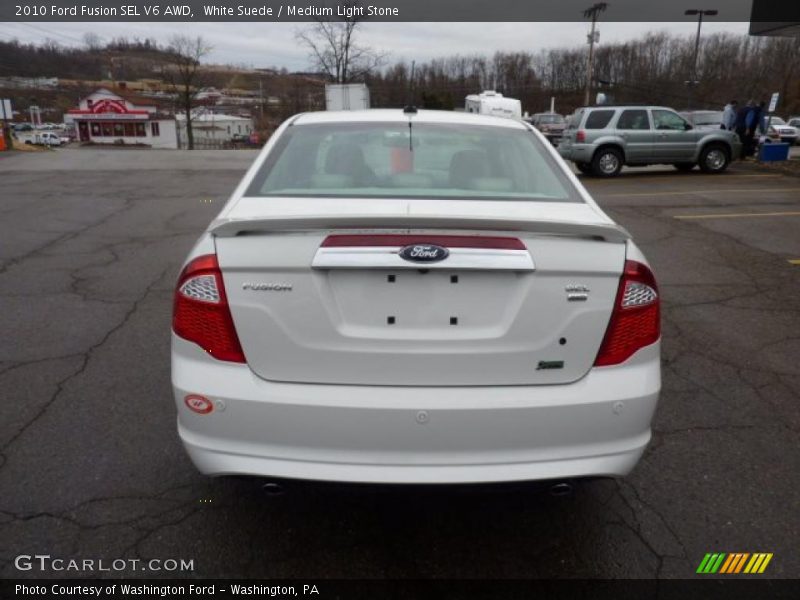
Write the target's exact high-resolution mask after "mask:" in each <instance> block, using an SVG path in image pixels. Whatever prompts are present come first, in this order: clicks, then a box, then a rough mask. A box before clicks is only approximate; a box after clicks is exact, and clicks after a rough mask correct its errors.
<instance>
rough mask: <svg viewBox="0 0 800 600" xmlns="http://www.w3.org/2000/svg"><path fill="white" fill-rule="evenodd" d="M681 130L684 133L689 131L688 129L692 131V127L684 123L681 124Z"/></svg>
mask: <svg viewBox="0 0 800 600" xmlns="http://www.w3.org/2000/svg"><path fill="white" fill-rule="evenodd" d="M683 129H684V130H685V131H689V130H690V129H694V127H692V126H691V125H690V124H689V123H684V124H683Z"/></svg>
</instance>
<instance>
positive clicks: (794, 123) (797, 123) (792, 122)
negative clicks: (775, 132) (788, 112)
mask: <svg viewBox="0 0 800 600" xmlns="http://www.w3.org/2000/svg"><path fill="white" fill-rule="evenodd" d="M787 124H788V125H789V127H794V128H795V129H800V117H789V118H788V119H787Z"/></svg>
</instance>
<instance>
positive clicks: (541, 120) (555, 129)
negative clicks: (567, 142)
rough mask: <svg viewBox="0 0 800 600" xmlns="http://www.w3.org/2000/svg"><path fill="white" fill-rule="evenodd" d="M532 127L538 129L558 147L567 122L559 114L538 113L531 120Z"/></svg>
mask: <svg viewBox="0 0 800 600" xmlns="http://www.w3.org/2000/svg"><path fill="white" fill-rule="evenodd" d="M530 123H531V125H533V126H534V127H536V129H538V130H539V131H541V132H542V134H543V135H544V136H545V137H546V138H547V139H548V140H549V141H550V143H552V144H553V145H554V146H557V145H558V142H559V141H560V140H561V136H562V135H563V134H564V129H565V128H566V126H567V121H566V119H564V117H563V115H559V114H558V113H550V112H547V113H536V114H535V115H533V117H532V118H531V120H530Z"/></svg>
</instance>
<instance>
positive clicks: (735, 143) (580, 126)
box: [558, 106, 741, 177]
mask: <svg viewBox="0 0 800 600" xmlns="http://www.w3.org/2000/svg"><path fill="white" fill-rule="evenodd" d="M558 151H559V153H560V154H561V156H562V157H564V158H565V159H567V160H571V161H572V162H573V163H575V165H576V166H577V167H578V169H579V170H580V171H581V172H583V173H587V174H593V175H596V176H598V177H613V176H615V175H618V174H619V172H620V171H621V170H622V167H623V165H628V166H646V165H652V164H672V165H674V166H675V167H676V168H677V169H679V170H682V171H688V170H691V169H693V168H694V167H695V166H697V165H699V166H700V168H701V169H702V170H703V171H705V172H707V173H721V172H723V171H724V170H725V169H727V168H728V165H729V164H730V162H731V160H733V159H734V158H736V157H737V156H738V155H739V153H740V152H741V141H740V140H739V136H737V135H736V134H735V133H734V132H732V131H727V130H724V129H718V128H705V127H694V126H692V125H691V124H690V123H689V122H688V121H687V120H686V119H684V118H683V117H681V116H680V115H679V114H678V113H677V112H675V111H674V110H672V109H671V108H666V107H662V106H602V107H599V106H598V107H585V108H579V109H578V110H577V111H575V114H573V116H572V117H571V118H570V120H569V125H568V128H567V129H566V130H565V132H564V137H563V138H562V140H561V143H560V144H559V146H558Z"/></svg>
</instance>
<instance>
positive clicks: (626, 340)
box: [594, 260, 661, 367]
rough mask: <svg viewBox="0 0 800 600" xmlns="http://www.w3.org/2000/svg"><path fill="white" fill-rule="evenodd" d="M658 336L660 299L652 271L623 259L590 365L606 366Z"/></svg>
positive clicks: (614, 363)
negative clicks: (603, 330)
mask: <svg viewBox="0 0 800 600" xmlns="http://www.w3.org/2000/svg"><path fill="white" fill-rule="evenodd" d="M660 336H661V301H660V299H659V297H658V286H657V285H656V280H655V277H653V272H652V271H651V270H650V269H649V268H647V266H645V265H643V264H642V263H639V262H636V261H633V260H627V261H625V270H624V271H623V273H622V277H621V278H620V281H619V289H618V290H617V298H616V300H615V301H614V311H613V312H612V313H611V320H610V321H609V323H608V329H607V330H606V335H605V337H604V338H603V343H602V344H601V345H600V352H598V354H597V359H596V360H595V361H594V365H595V366H596V367H607V366H610V365H618V364H620V363H622V362H625V361H626V360H628V358H630V357H631V356H632V355H633V354H634V352H636V351H637V350H639V348H643V347H645V346H649V345H650V344H653V343H655V342H657V341H658V338H659V337H660Z"/></svg>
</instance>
